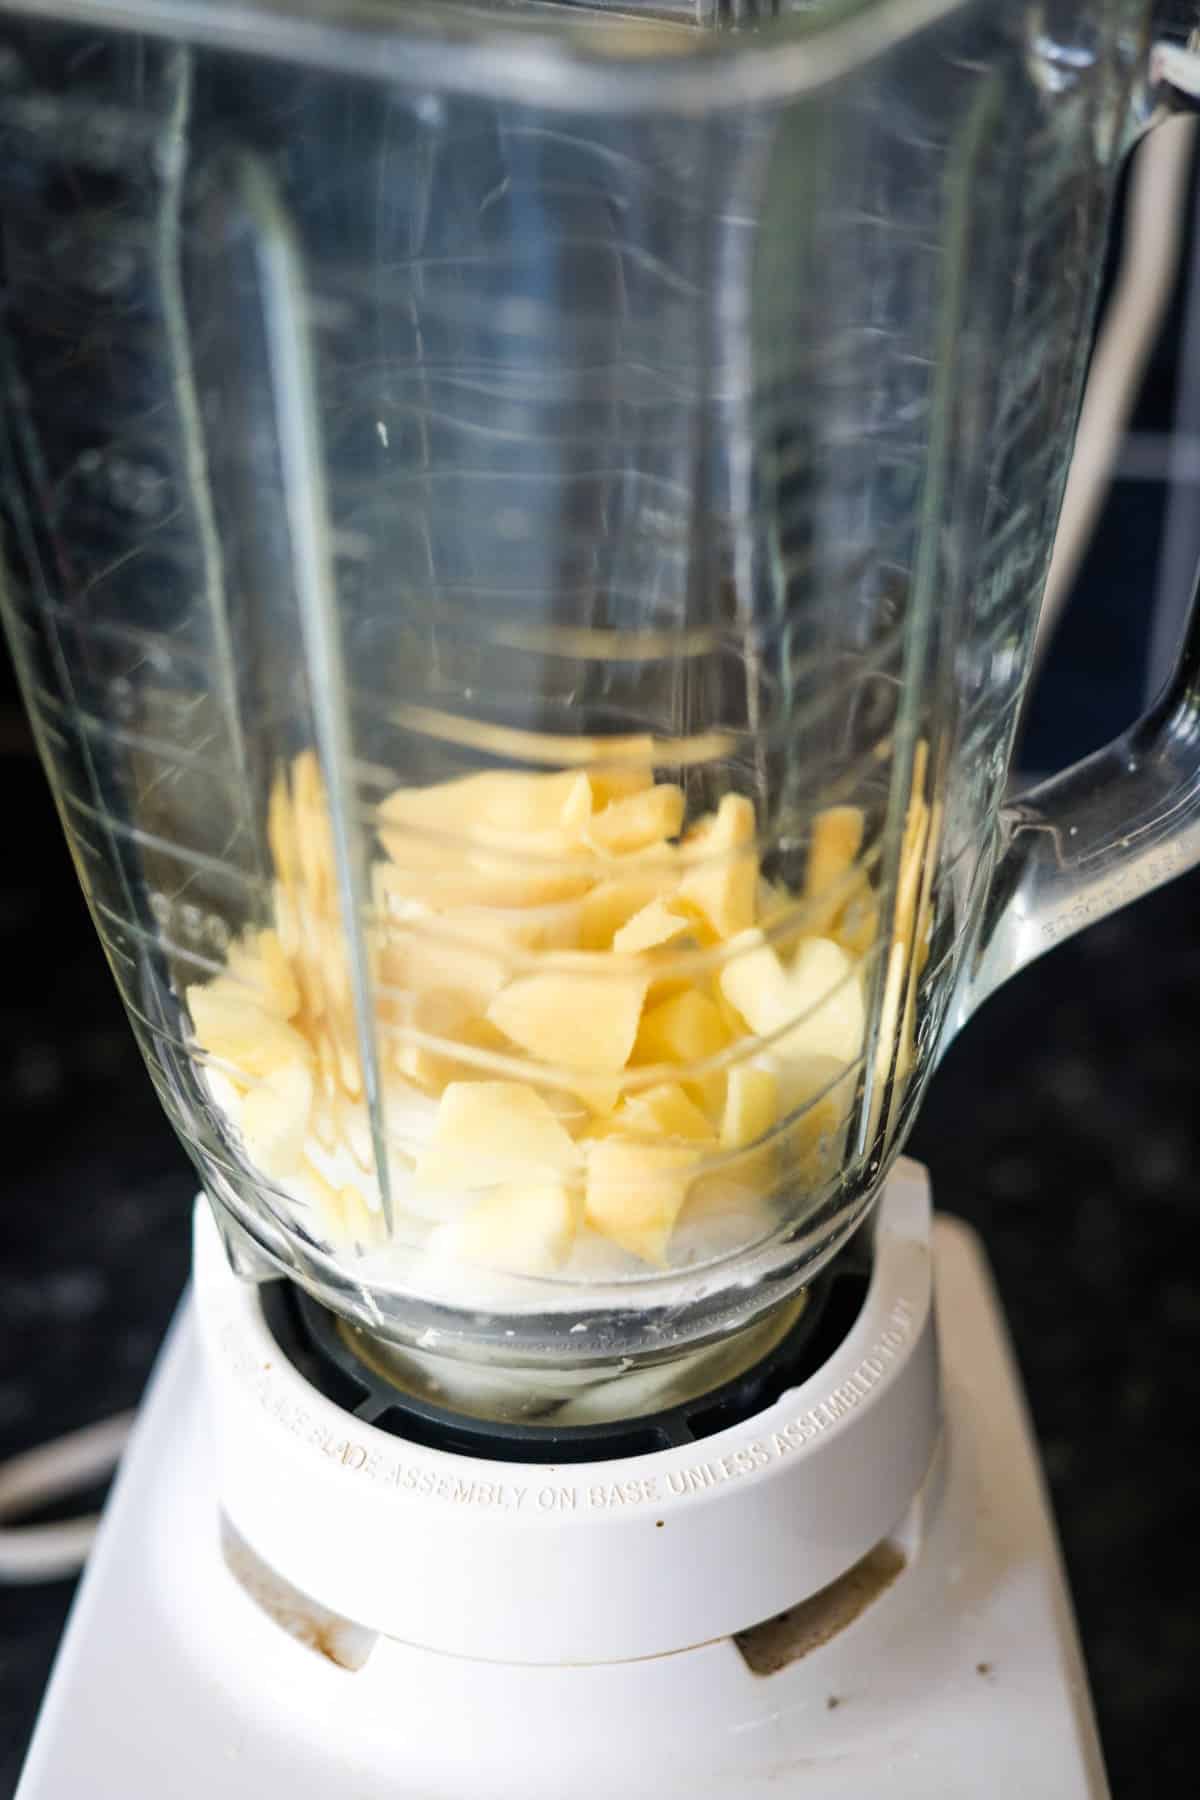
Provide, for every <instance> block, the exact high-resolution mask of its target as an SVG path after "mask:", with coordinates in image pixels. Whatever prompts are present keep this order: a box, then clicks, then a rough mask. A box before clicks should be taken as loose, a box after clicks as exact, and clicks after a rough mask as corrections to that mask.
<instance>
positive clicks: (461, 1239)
mask: <svg viewBox="0 0 1200 1800" xmlns="http://www.w3.org/2000/svg"><path fill="white" fill-rule="evenodd" d="M582 1210H583V1209H582V1199H581V1196H580V1195H579V1194H578V1192H574V1191H572V1190H571V1189H569V1188H567V1187H566V1186H564V1185H563V1184H562V1183H561V1182H554V1181H543V1182H536V1181H529V1182H511V1183H509V1184H507V1185H506V1186H504V1187H498V1188H493V1189H492V1190H491V1192H490V1193H487V1194H485V1195H484V1196H483V1198H482V1199H481V1200H478V1201H476V1203H475V1205H474V1206H473V1207H472V1208H471V1210H470V1212H468V1213H467V1214H465V1216H464V1217H463V1218H461V1219H456V1220H455V1221H454V1222H453V1223H451V1224H447V1225H442V1226H440V1227H439V1228H438V1230H437V1231H435V1233H434V1235H433V1238H432V1239H431V1242H430V1249H431V1250H433V1251H435V1252H436V1253H437V1254H438V1255H442V1256H453V1257H454V1258H455V1259H456V1260H459V1261H462V1262H469V1263H480V1264H482V1265H483V1266H484V1267H485V1268H492V1269H502V1270H503V1271H504V1272H505V1273H506V1274H510V1275H552V1274H553V1273H554V1272H555V1270H556V1269H560V1268H561V1267H562V1265H563V1263H564V1262H566V1260H567V1257H568V1256H569V1255H570V1254H571V1247H572V1245H573V1244H574V1242H575V1233H576V1231H577V1230H578V1228H579V1224H580V1219H581V1216H582Z"/></svg>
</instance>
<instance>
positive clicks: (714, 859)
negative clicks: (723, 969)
mask: <svg viewBox="0 0 1200 1800" xmlns="http://www.w3.org/2000/svg"><path fill="white" fill-rule="evenodd" d="M693 842H694V843H695V844H696V845H697V846H698V848H699V851H700V854H701V856H702V857H703V861H701V862H699V863H697V865H696V866H695V867H694V868H693V869H692V870H691V872H690V874H688V875H685V876H684V878H683V880H682V881H681V882H680V884H679V896H680V899H681V900H686V901H688V902H689V903H690V904H691V905H693V906H695V907H696V909H697V910H698V911H699V912H700V914H701V915H702V916H703V917H704V918H705V919H706V920H707V921H708V923H709V924H710V925H711V927H712V929H713V930H714V931H715V932H716V934H717V936H718V937H720V938H729V937H734V936H735V935H736V934H737V933H738V932H740V931H746V930H747V929H748V928H749V927H750V926H751V925H753V923H754V909H755V901H756V898H757V892H758V859H757V857H756V856H755V854H754V849H753V845H754V806H753V803H752V802H751V801H749V800H747V799H746V797H745V795H744V794H726V795H725V797H724V799H723V800H722V801H721V804H720V806H719V807H718V809H717V814H716V818H715V819H714V820H713V821H712V824H711V825H710V826H709V827H708V828H707V829H706V830H705V831H704V832H703V833H701V834H698V836H697V838H696V839H695V840H693Z"/></svg>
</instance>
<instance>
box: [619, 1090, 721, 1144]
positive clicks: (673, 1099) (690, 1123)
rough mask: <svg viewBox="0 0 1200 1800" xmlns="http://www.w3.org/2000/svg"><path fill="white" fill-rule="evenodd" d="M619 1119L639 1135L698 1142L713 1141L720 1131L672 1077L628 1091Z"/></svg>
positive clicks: (628, 1129)
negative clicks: (717, 1130)
mask: <svg viewBox="0 0 1200 1800" xmlns="http://www.w3.org/2000/svg"><path fill="white" fill-rule="evenodd" d="M615 1123H616V1124H618V1125H619V1126H621V1127H622V1128H623V1129H625V1130H627V1131H629V1132H631V1133H637V1134H638V1135H645V1136H648V1137H670V1138H684V1139H690V1140H692V1141H693V1142H697V1143H712V1142H713V1141H714V1139H715V1135H716V1134H715V1133H714V1131H713V1128H712V1124H711V1123H710V1121H709V1119H708V1117H707V1115H706V1114H705V1113H703V1112H701V1110H700V1108H699V1107H698V1106H697V1105H696V1104H695V1102H694V1101H692V1100H689V1099H688V1096H687V1094H686V1093H685V1092H684V1090H683V1088H682V1087H680V1086H679V1085H678V1083H677V1082H669V1081H664V1082H661V1083H660V1084H659V1085H658V1086H657V1087H652V1088H641V1089H639V1090H638V1091H637V1092H636V1093H633V1094H628V1095H626V1097H625V1099H624V1100H623V1101H622V1102H621V1106H620V1109H619V1111H618V1112H617V1113H616V1115H615Z"/></svg>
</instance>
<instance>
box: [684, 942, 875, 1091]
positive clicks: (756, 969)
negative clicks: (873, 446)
mask: <svg viewBox="0 0 1200 1800" xmlns="http://www.w3.org/2000/svg"><path fill="white" fill-rule="evenodd" d="M718 979H719V981H720V985H721V991H722V993H723V994H724V996H725V998H726V999H727V1000H728V1001H729V1003H730V1004H731V1005H732V1006H733V1007H735V1008H736V1010H737V1011H738V1013H740V1015H741V1016H742V1018H743V1019H745V1021H746V1023H747V1025H748V1026H749V1027H750V1029H751V1031H753V1032H756V1033H757V1035H758V1036H759V1037H764V1038H771V1039H772V1040H773V1046H772V1047H773V1049H774V1050H775V1052H776V1054H777V1055H779V1056H781V1057H784V1058H787V1059H789V1060H790V1059H796V1058H801V1057H814V1056H815V1057H829V1058H831V1059H832V1060H833V1061H834V1062H837V1063H842V1064H846V1063H851V1062H853V1061H854V1060H855V1058H856V1057H857V1056H858V1055H859V1053H860V1051H861V1049H862V1042H863V1034H864V1032H865V1029H866V1015H865V1005H864V1001H863V992H862V982H861V979H860V977H859V974H858V965H857V964H856V962H855V961H854V959H853V957H851V956H849V955H848V954H847V953H846V951H844V950H843V949H842V948H841V946H840V945H839V944H835V943H833V942H832V940H831V939H829V938H805V939H803V940H802V942H801V944H800V946H799V949H798V950H797V952H796V955H795V958H794V959H793V961H792V964H791V967H790V968H785V966H784V964H783V963H782V962H781V961H780V959H779V957H778V956H777V955H776V954H775V951H774V950H773V949H772V948H771V946H770V945H769V944H766V943H764V942H763V939H762V934H761V932H757V931H756V932H747V933H746V934H745V937H744V938H743V939H742V940H739V946H738V954H737V955H736V956H733V957H731V958H730V960H729V961H728V962H727V963H725V964H724V965H723V967H722V969H721V972H720V975H719V978H718ZM788 1027H791V1029H788ZM780 1034H783V1035H780Z"/></svg>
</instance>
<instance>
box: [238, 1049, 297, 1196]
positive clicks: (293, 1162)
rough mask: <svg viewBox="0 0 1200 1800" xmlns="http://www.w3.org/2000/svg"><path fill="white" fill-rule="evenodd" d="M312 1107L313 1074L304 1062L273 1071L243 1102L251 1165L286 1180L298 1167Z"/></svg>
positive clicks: (242, 1118) (243, 1116) (243, 1133)
mask: <svg viewBox="0 0 1200 1800" xmlns="http://www.w3.org/2000/svg"><path fill="white" fill-rule="evenodd" d="M312 1104H313V1077H312V1070H311V1068H310V1067H309V1066H308V1064H307V1063H303V1062H292V1063H285V1064H283V1066H282V1067H280V1068H278V1069H274V1070H272V1072H271V1073H270V1074H269V1075H267V1076H266V1077H265V1078H264V1079H263V1080H262V1081H260V1082H259V1083H258V1084H257V1086H255V1087H252V1088H251V1089H250V1092H249V1093H248V1094H247V1095H246V1098H245V1100H244V1101H243V1102H242V1109H241V1130H242V1137H243V1138H244V1140H245V1144H246V1149H247V1151H248V1152H249V1155H250V1159H251V1161H252V1162H254V1163H255V1164H256V1165H257V1167H258V1168H260V1169H261V1170H262V1172H263V1174H264V1175H268V1176H270V1177H271V1178H272V1180H275V1181H283V1180H286V1178H287V1177H288V1176H289V1175H292V1174H294V1173H295V1171H296V1170H297V1168H298V1167H299V1165H300V1158H301V1155H302V1153H303V1150H304V1145H305V1142H306V1140H307V1138H308V1130H309V1119H310V1115H311V1113H312Z"/></svg>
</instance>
